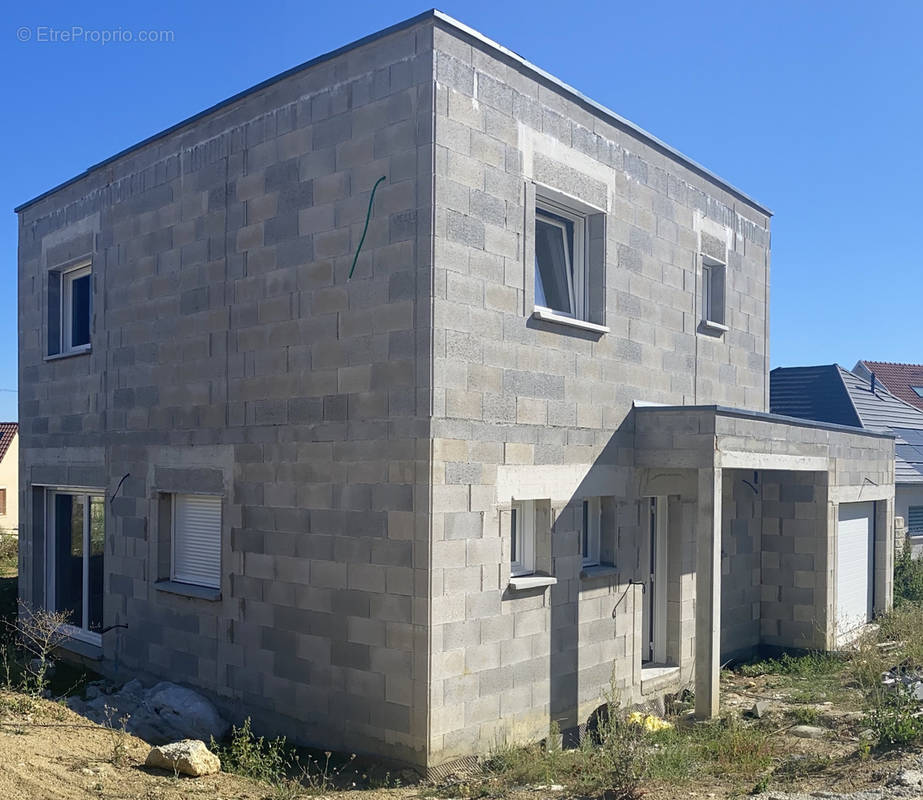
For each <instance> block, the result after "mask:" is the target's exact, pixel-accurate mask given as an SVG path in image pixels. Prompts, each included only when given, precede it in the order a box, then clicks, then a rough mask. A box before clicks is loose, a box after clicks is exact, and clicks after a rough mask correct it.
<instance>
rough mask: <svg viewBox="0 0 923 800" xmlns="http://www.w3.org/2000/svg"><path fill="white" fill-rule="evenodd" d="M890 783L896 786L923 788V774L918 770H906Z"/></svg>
mask: <svg viewBox="0 0 923 800" xmlns="http://www.w3.org/2000/svg"><path fill="white" fill-rule="evenodd" d="M889 783H891V784H893V785H895V786H913V787H917V786H923V772H921V771H920V770H918V769H905V770H902V771H901V772H898V773H897V775H895V776H894V777H893V778H892V779H891V780H890V781H889Z"/></svg>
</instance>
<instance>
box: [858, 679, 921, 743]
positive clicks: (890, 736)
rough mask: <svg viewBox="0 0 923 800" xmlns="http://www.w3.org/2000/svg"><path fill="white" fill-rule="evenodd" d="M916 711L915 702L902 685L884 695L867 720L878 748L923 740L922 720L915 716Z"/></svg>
mask: <svg viewBox="0 0 923 800" xmlns="http://www.w3.org/2000/svg"><path fill="white" fill-rule="evenodd" d="M918 711H919V706H918V704H917V702H916V701H915V700H914V698H913V696H912V695H911V694H910V692H909V691H907V689H905V688H904V687H903V685H898V688H897V690H896V691H895V692H894V693H893V694H892V693H889V694H887V695H885V696H884V697H883V698H882V700H881V702H880V703H879V704H878V705H876V706H875V707H874V708H873V709H872V711H871V712H870V713H869V715H868V720H867V722H868V726H869V727H870V728H871V729H872V730H873V731H874V732H875V736H876V738H877V739H878V745H879V747H900V746H902V745H906V744H911V743H913V742H917V741H919V740H920V739H921V738H923V718H920V717H918V716H916V714H917V713H918Z"/></svg>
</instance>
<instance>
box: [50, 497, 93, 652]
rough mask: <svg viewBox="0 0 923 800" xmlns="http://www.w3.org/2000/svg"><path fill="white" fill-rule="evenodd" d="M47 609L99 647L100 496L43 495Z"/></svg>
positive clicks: (81, 636)
mask: <svg viewBox="0 0 923 800" xmlns="http://www.w3.org/2000/svg"><path fill="white" fill-rule="evenodd" d="M46 514H47V530H48V531H49V533H50V535H49V536H48V544H47V548H48V549H47V562H46V567H47V605H48V609H49V610H50V611H55V612H62V613H64V614H66V615H67V627H68V632H69V633H71V635H72V636H73V637H74V638H76V639H81V640H83V641H86V642H89V643H91V644H97V645H98V644H100V643H101V641H102V640H101V635H102V627H103V555H104V549H105V540H106V504H105V500H104V497H103V494H102V492H99V491H98V490H97V491H96V492H94V491H89V490H85V491H79V490H75V489H67V490H57V489H53V490H49V492H48V494H47V506H46Z"/></svg>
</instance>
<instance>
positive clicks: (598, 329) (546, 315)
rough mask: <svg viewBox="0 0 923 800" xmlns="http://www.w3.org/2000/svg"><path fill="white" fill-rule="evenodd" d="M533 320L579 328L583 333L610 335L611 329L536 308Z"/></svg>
mask: <svg viewBox="0 0 923 800" xmlns="http://www.w3.org/2000/svg"><path fill="white" fill-rule="evenodd" d="M532 318H533V319H540V320H542V321H543V322H553V323H554V324H555V325H566V326H568V327H570V328H579V329H580V330H582V331H590V332H591V333H599V334H603V333H609V327H608V326H607V325H597V324H596V323H595V322H587V321H586V320H582V319H575V318H574V317H565V316H564V315H563V314H556V313H555V312H554V311H549V310H548V309H547V308H536V309H535V310H534V311H533V312H532Z"/></svg>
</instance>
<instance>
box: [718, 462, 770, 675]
mask: <svg viewBox="0 0 923 800" xmlns="http://www.w3.org/2000/svg"><path fill="white" fill-rule="evenodd" d="M760 490H761V487H760V485H759V478H758V477H757V479H756V481H754V471H753V470H736V469H735V470H724V472H723V473H722V492H721V498H722V506H721V510H722V513H721V532H722V542H721V552H722V557H721V661H722V663H724V662H725V661H727V660H729V659H731V658H739V657H745V656H747V655H748V654H749V653H751V652H752V651H753V650H754V649H755V648H756V647H757V646H758V645H759V643H760V616H761V614H760V600H761V598H760V581H761V576H760V571H761V563H760V560H761V547H762V536H761V534H762V527H763V519H764V515H763V502H762V496H761V494H760Z"/></svg>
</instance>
